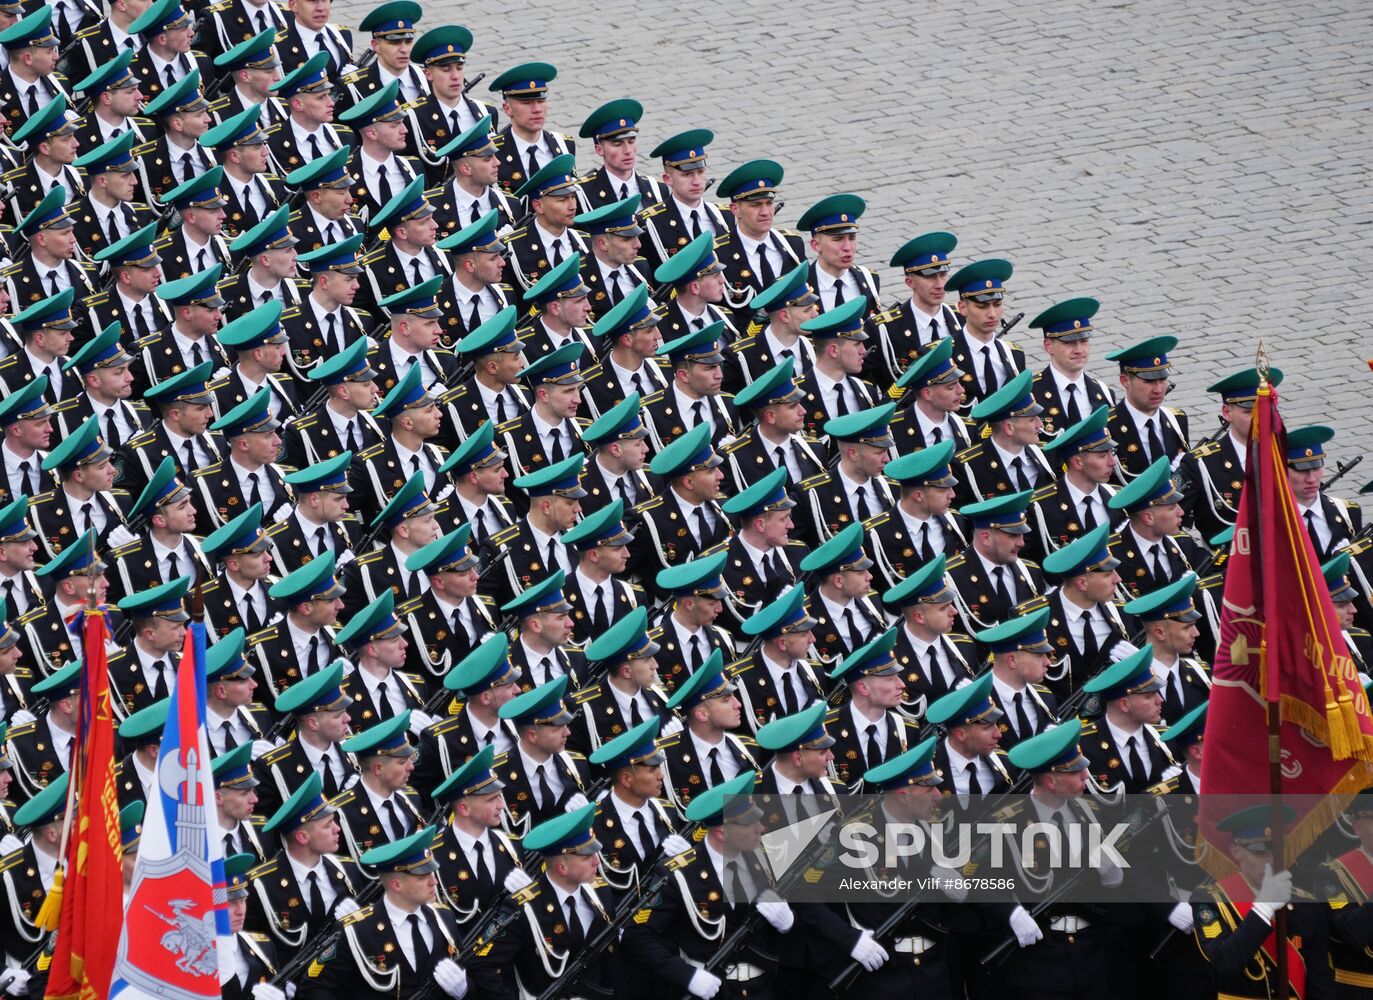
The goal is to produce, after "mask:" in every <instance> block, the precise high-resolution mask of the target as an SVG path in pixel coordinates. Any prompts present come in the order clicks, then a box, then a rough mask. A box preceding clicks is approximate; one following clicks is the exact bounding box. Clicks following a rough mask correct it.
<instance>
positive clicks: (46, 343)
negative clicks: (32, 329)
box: [34, 327, 72, 358]
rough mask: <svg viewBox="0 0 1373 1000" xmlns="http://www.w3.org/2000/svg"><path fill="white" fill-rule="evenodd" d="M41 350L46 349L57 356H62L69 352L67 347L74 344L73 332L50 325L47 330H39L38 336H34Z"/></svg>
mask: <svg viewBox="0 0 1373 1000" xmlns="http://www.w3.org/2000/svg"><path fill="white" fill-rule="evenodd" d="M34 340H35V342H36V343H37V346H38V348H39V350H40V351H45V352H47V353H49V354H51V355H52V356H53V357H55V358H60V357H62V356H64V355H65V354H66V353H67V349H68V348H69V347H71V345H72V332H71V331H70V330H59V329H57V328H56V327H50V328H49V329H46V330H40V331H38V336H36V337H35V338H34Z"/></svg>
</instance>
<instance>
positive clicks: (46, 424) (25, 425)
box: [5, 417, 52, 451]
mask: <svg viewBox="0 0 1373 1000" xmlns="http://www.w3.org/2000/svg"><path fill="white" fill-rule="evenodd" d="M5 437H6V438H7V439H9V438H12V439H13V441H14V444H15V445H16V446H18V447H23V448H25V449H31V448H37V449H39V450H40V451H42V450H46V449H47V447H48V442H49V441H50V440H52V418H51V417H32V418H30V419H28V420H16V421H15V422H14V423H12V424H10V426H9V430H7V431H6V432H5Z"/></svg>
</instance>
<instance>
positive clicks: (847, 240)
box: [810, 233, 858, 271]
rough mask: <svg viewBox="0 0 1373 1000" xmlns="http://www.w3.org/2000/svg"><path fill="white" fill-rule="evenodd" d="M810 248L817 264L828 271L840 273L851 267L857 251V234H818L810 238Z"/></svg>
mask: <svg viewBox="0 0 1373 1000" xmlns="http://www.w3.org/2000/svg"><path fill="white" fill-rule="evenodd" d="M810 248H811V250H812V251H814V253H815V255H816V257H817V258H818V259H819V262H820V263H821V264H823V265H825V267H826V268H827V269H829V270H830V271H842V270H844V269H846V268H848V267H851V266H852V265H853V258H854V254H855V253H856V252H857V250H858V234H857V233H820V234H819V235H817V236H814V237H812V238H811V241H810Z"/></svg>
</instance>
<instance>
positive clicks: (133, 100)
mask: <svg viewBox="0 0 1373 1000" xmlns="http://www.w3.org/2000/svg"><path fill="white" fill-rule="evenodd" d="M105 93H106V94H108V95H109V98H110V99H109V101H108V102H107V106H108V107H109V109H110V111H111V112H112V113H114V114H116V115H118V116H119V117H121V118H128V117H130V116H131V115H136V114H138V112H139V111H140V110H141V109H142V107H143V91H141V90H139V89H138V88H137V87H121V88H119V89H118V90H107V91H105Z"/></svg>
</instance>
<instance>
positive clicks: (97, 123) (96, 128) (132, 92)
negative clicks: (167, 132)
mask: <svg viewBox="0 0 1373 1000" xmlns="http://www.w3.org/2000/svg"><path fill="white" fill-rule="evenodd" d="M119 6H120V7H123V6H124V4H123V2H122V0H121V2H120V5H119ZM118 16H119V9H118V8H111V11H110V19H109V20H107V21H105V22H104V23H106V24H113V23H114V19H115V18H117V17H118ZM96 30H99V28H97V29H96ZM110 55H111V56H113V58H111V59H110V60H109V61H108V62H105V61H102V62H101V63H97V64H96V65H95V66H94V67H93V68H92V69H91V71H90V74H89V75H88V76H86V77H85V78H84V79H83V78H82V77H79V76H73V77H71V79H73V80H79V81H80V82H79V83H77V84H76V85H75V86H74V87H72V90H74V91H75V92H76V93H78V94H81V95H82V96H83V98H84V99H85V100H87V101H89V102H90V110H89V112H88V113H87V114H86V116H85V117H84V118H82V119H81V125H80V128H79V129H78V130H77V133H76V148H77V149H84V150H92V149H95V148H96V147H97V146H103V145H104V144H105V143H107V142H109V141H110V140H112V139H117V138H119V137H120V136H122V135H123V134H124V133H126V132H128V133H132V134H133V136H134V141H135V143H137V144H138V145H140V146H141V145H143V144H144V143H145V142H148V141H150V140H151V139H152V138H153V134H152V129H153V123H152V122H151V121H150V120H149V119H147V118H142V117H139V115H140V114H141V112H142V110H143V91H141V90H139V89H138V77H136V76H134V75H133V73H132V72H130V71H129V64H130V63H131V62H133V57H134V50H133V49H122V48H121V50H120V52H119V55H117V56H114V54H113V51H111V53H110ZM135 170H136V172H137V173H138V178H137V186H138V188H140V189H141V188H142V187H144V186H145V185H144V184H143V181H144V178H143V173H142V170H141V169H140V168H138V167H137V166H136V167H135ZM73 190H76V188H73ZM140 193H141V191H140ZM140 200H142V199H140Z"/></svg>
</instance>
